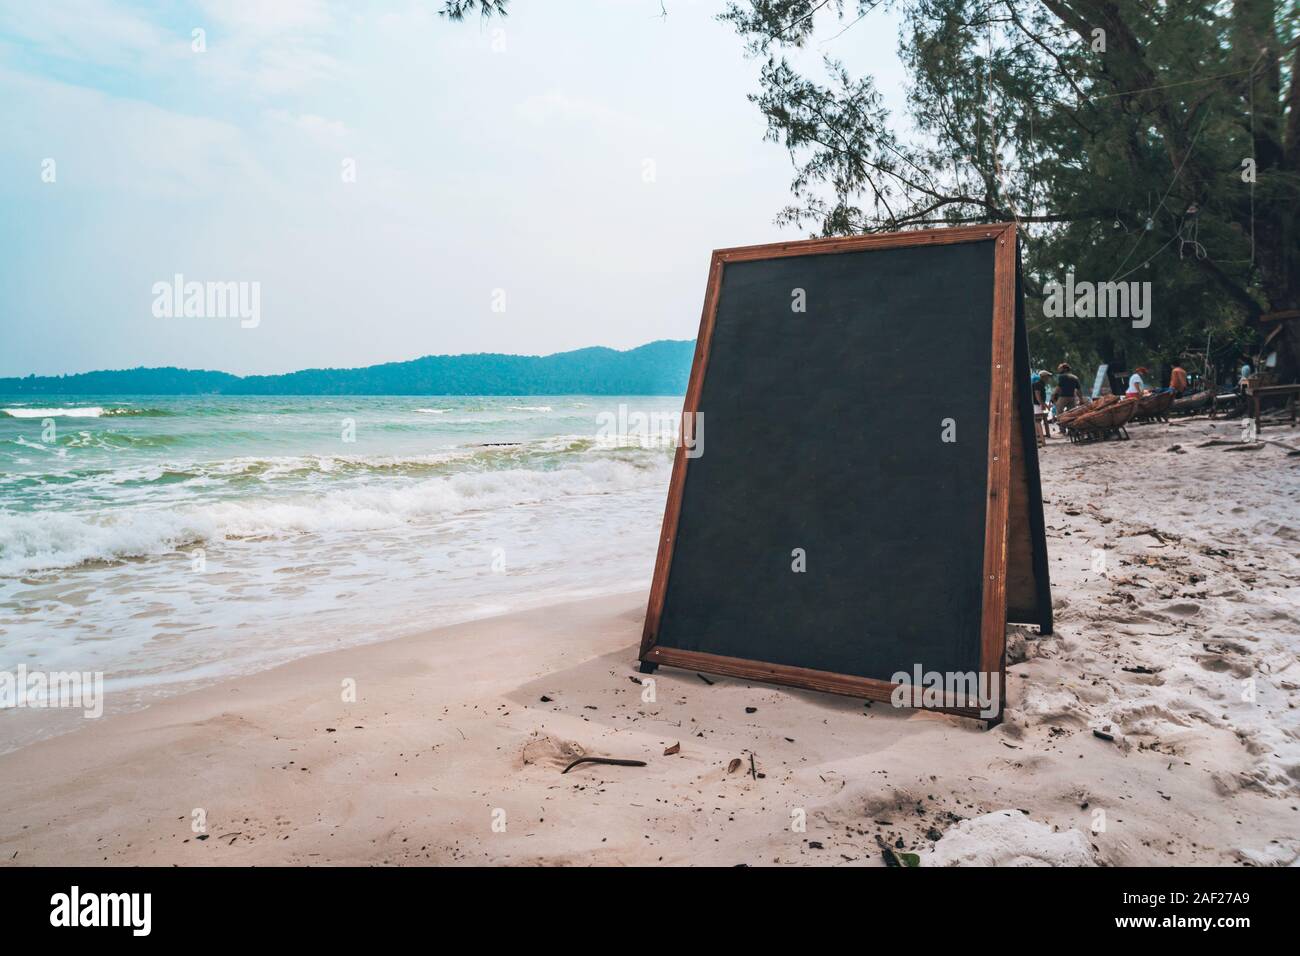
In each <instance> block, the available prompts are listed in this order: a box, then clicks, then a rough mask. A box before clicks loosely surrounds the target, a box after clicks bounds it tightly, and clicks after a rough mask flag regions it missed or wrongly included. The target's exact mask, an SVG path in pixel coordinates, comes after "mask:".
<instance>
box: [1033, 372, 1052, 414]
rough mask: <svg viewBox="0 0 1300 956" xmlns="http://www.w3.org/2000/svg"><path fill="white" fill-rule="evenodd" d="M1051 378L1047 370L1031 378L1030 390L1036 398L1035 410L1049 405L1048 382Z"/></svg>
mask: <svg viewBox="0 0 1300 956" xmlns="http://www.w3.org/2000/svg"><path fill="white" fill-rule="evenodd" d="M1049 378H1051V375H1049V374H1048V371H1047V369H1043V370H1042V371H1041V372H1035V373H1034V374H1033V375H1031V376H1029V390H1030V392H1031V393H1032V394H1033V396H1034V406H1035V408H1034V410H1035V411H1037V410H1038V409H1039V408H1041V407H1042V406H1043V405H1046V404H1047V380H1048V379H1049Z"/></svg>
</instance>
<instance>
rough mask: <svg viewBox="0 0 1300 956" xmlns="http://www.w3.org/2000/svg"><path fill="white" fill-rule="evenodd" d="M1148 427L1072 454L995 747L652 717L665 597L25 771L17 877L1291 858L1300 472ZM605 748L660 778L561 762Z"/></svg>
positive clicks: (845, 706) (296, 686)
mask: <svg viewBox="0 0 1300 956" xmlns="http://www.w3.org/2000/svg"><path fill="white" fill-rule="evenodd" d="M1131 431H1132V434H1133V436H1134V440H1133V441H1131V442H1127V443H1120V442H1109V443H1105V444H1098V445H1091V446H1069V445H1066V444H1063V443H1059V442H1054V443H1053V444H1052V446H1051V447H1049V448H1048V449H1047V450H1046V451H1045V453H1044V455H1043V469H1044V482H1045V484H1044V496H1045V498H1046V500H1047V505H1046V509H1047V525H1048V535H1049V547H1050V549H1051V570H1052V576H1053V586H1054V594H1055V604H1056V608H1057V621H1058V624H1057V629H1056V633H1055V635H1053V636H1051V637H1047V638H1040V637H1039V636H1038V635H1036V634H1034V633H1032V632H1030V631H1028V630H1024V631H1022V630H1019V629H1016V630H1015V632H1014V633H1013V634H1012V637H1011V640H1010V647H1011V660H1012V661H1013V662H1014V663H1013V664H1012V666H1011V668H1010V671H1009V673H1010V674H1011V677H1010V689H1009V692H1008V695H1009V696H1008V712H1007V719H1006V721H1005V722H1004V723H1003V724H1002V725H1001V726H1000V727H998V728H996V729H994V730H991V731H986V730H984V729H983V728H982V725H981V724H978V723H975V722H972V721H965V720H962V719H959V718H952V717H947V716H942V715H933V714H923V713H915V712H907V711H896V710H893V709H892V708H890V707H888V706H887V705H881V704H875V705H872V706H864V704H863V702H862V701H860V700H854V699H850V698H841V697H834V696H827V695H820V694H815V693H811V692H803V691H792V690H787V689H782V688H778V687H771V686H766V685H761V684H750V683H745V682H743V681H738V680H732V679H728V678H711V680H712V681H713V683H712V684H710V683H706V681H705V680H704V679H702V678H701V677H700V676H698V675H696V674H695V673H691V672H684V671H675V670H670V669H663V670H660V671H659V673H658V674H656V675H655V678H656V681H655V684H654V697H655V699H654V701H653V702H648V701H646V700H643V694H645V693H646V691H647V685H644V684H641V683H638V681H640V680H642V679H643V678H640V677H639V676H638V674H637V671H636V667H635V657H636V646H637V643H638V640H639V636H640V628H641V620H642V616H643V614H644V605H645V596H644V594H643V593H641V592H638V593H635V594H625V595H614V596H609V597H605V598H600V599H597V600H592V601H585V602H581V603H575V604H568V605H562V606H556V607H551V608H546V609H543V610H540V611H530V612H526V613H522V614H517V615H512V616H509V617H501V618H496V619H493V620H488V621H479V622H475V623H471V624H466V625H460V626H456V627H451V628H446V629H442V630H438V631H432V632H429V633H427V634H423V635H419V636H416V637H411V638H404V639H401V640H396V641H390V642H387V643H383V644H377V645H370V646H365V647H357V648H352V649H348V650H343V651H337V652H333V653H328V654H322V655H319V656H316V657H312V658H308V659H305V660H301V661H298V662H295V663H292V664H289V665H286V666H283V667H280V668H277V669H275V670H272V671H267V672H265V673H262V674H260V675H257V676H254V677H251V678H240V679H238V680H231V681H227V682H225V683H222V684H219V685H216V686H213V687H209V688H206V689H203V690H199V691H195V692H191V693H188V694H185V695H183V696H180V697H176V698H173V699H171V700H167V701H164V702H162V703H158V704H155V705H153V706H151V707H149V708H148V709H146V710H143V711H139V712H136V713H130V714H124V715H120V716H114V717H107V718H104V719H102V720H99V721H86V722H85V726H84V727H83V729H80V730H78V731H76V732H74V733H71V734H67V735H64V736H61V737H58V738H55V739H51V740H46V741H43V742H41V743H37V744H34V745H31V746H29V747H26V748H24V749H22V750H19V751H16V752H14V753H11V754H8V755H5V756H3V757H0V781H3V784H0V863H4V864H7V865H23V864H29V865H30V864H158V865H161V864H190V863H204V864H240V865H245V864H261V865H266V864H304V863H311V864H344V863H346V864H376V865H384V864H418V863H429V864H434V863H437V864H450V863H461V864H484V863H492V864H500V863H516V864H551V865H556V864H655V863H666V864H723V865H733V864H751V865H770V864H832V865H850V864H854V865H884V862H885V858H886V857H887V856H890V855H891V854H892V855H894V856H895V857H899V858H903V859H905V860H907V859H909V858H907V857H904V856H903V855H904V854H911V853H915V854H917V857H918V858H919V860H920V862H921V864H922V865H945V864H961V863H998V864H1016V863H1019V864H1025V863H1052V864H1066V865H1080V864H1082V865H1090V864H1100V865H1132V864H1189V863H1206V864H1240V863H1250V864H1290V863H1294V862H1296V861H1297V858H1298V856H1300V715H1298V712H1297V710H1296V707H1297V703H1300V693H1298V690H1300V661H1298V660H1297V654H1298V652H1300V557H1298V556H1297V555H1298V554H1300V544H1298V542H1300V456H1288V454H1287V451H1288V449H1287V448H1285V447H1281V446H1279V445H1275V444H1268V445H1264V446H1261V447H1259V448H1257V449H1255V450H1250V451H1232V450H1231V449H1232V448H1233V446H1231V445H1204V444H1203V443H1205V442H1207V441H1209V440H1211V439H1213V438H1214V437H1215V436H1216V435H1217V436H1218V437H1219V438H1220V439H1222V440H1225V441H1232V440H1235V439H1236V438H1237V437H1238V426H1237V425H1236V424H1235V423H1227V424H1221V425H1218V426H1217V427H1216V426H1214V425H1212V424H1210V423H1208V422H1206V421H1204V420H1199V421H1192V422H1188V423H1184V424H1178V425H1173V426H1164V425H1147V426H1136V427H1134V428H1132V429H1131ZM1263 436H1264V437H1265V438H1268V439H1271V440H1281V441H1285V442H1290V443H1291V444H1292V445H1293V446H1295V447H1300V430H1292V429H1290V428H1277V429H1271V430H1265V431H1264V432H1263ZM1175 445H1178V446H1180V447H1179V448H1178V449H1177V450H1173V448H1172V446H1175ZM1099 554H1101V555H1104V559H1105V570H1104V572H1102V571H1100V570H1098V568H1099V567H1100V564H1099V563H1098V562H1099V560H1100V559H1099V558H1098V555H1099ZM348 681H355V688H356V695H355V696H356V699H355V702H348V701H346V700H345V699H344V696H345V695H344V685H345V682H348ZM1094 730H1100V731H1103V732H1105V733H1108V734H1109V735H1111V736H1112V737H1113V738H1114V739H1113V740H1111V741H1107V740H1104V739H1101V738H1099V737H1097V736H1095V735H1094V734H1093V731H1094ZM673 747H678V748H679V749H678V750H677V752H676V753H673V754H671V755H665V750H667V749H670V748H673ZM582 753H585V754H596V755H607V756H615V757H624V758H634V759H640V760H644V761H646V763H647V766H645V767H609V766H596V765H586V766H582V767H578V768H576V769H574V770H573V771H572V772H571V773H569V774H568V775H562V774H561V772H560V771H561V770H562V769H563V767H564V766H565V764H566V763H567V762H568V761H569V760H571V759H572V758H573V756H575V755H578V754H582ZM751 755H752V758H753V764H752V767H753V771H752V772H751V762H750V761H751ZM733 763H734V765H735V767H736V769H734V770H731V769H730V768H731V767H732V765H733ZM199 819H201V820H202V821H203V822H204V824H205V827H204V829H203V830H202V831H200V832H196V830H195V826H196V820H199ZM801 824H802V825H803V829H802V830H801V829H800V825H801ZM886 850H888V851H889V852H888V853H886Z"/></svg>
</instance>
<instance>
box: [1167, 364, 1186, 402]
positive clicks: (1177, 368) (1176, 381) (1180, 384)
mask: <svg viewBox="0 0 1300 956" xmlns="http://www.w3.org/2000/svg"><path fill="white" fill-rule="evenodd" d="M1169 388H1170V390H1172V391H1173V393H1174V395H1175V396H1176V397H1178V398H1182V397H1183V392H1185V391H1187V369H1185V368H1183V367H1182V366H1181V365H1179V364H1175V365H1174V370H1173V371H1172V372H1170V373H1169Z"/></svg>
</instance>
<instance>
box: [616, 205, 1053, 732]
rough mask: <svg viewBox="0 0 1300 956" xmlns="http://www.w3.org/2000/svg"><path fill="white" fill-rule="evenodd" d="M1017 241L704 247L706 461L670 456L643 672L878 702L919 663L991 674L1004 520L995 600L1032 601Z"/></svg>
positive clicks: (1032, 463)
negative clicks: (704, 675)
mask: <svg viewBox="0 0 1300 956" xmlns="http://www.w3.org/2000/svg"><path fill="white" fill-rule="evenodd" d="M1015 246H1016V233H1015V227H1014V225H999V226H993V227H987V228H985V227H979V228H964V229H953V230H934V231H933V232H930V233H910V234H895V235H893V236H871V237H854V238H850V239H844V240H810V241H808V242H801V243H788V244H780V245H774V246H757V247H745V248H738V249H732V250H719V251H718V252H715V253H714V260H713V266H712V269H711V271H710V280H709V289H708V293H707V295H706V300H705V309H704V318H703V320H702V323H701V333H700V337H699V340H698V343H697V349H696V356H695V364H694V367H693V369H692V375H691V385H690V388H689V389H688V392H687V397H686V403H685V411H686V412H687V413H688V415H689V414H690V413H698V414H699V415H701V416H702V418H703V425H704V427H703V438H704V441H703V453H702V455H700V456H699V457H694V456H689V457H687V456H684V454H683V450H682V449H680V448H679V449H678V454H677V459H676V461H675V464H674V470H673V481H672V485H671V487H670V491H669V499H668V506H667V510H666V514H665V519H664V534H663V536H662V538H661V541H660V551H659V557H658V561H657V563H656V568H655V581H654V585H653V586H652V589H651V594H650V606H649V609H648V612H647V616H646V628H645V635H644V639H643V642H642V649H641V658H642V661H643V667H648V668H651V669H653V667H655V666H658V665H659V664H660V663H667V664H675V665H678V666H684V667H695V668H698V669H701V670H713V671H715V672H718V673H724V674H733V675H736V676H748V677H756V678H758V679H762V680H773V681H777V682H783V683H790V684H794V685H796V686H804V687H813V688H816V689H823V690H833V691H836V692H840V693H855V694H859V693H860V694H862V695H863V696H868V697H872V698H875V699H888V695H889V692H890V691H891V690H892V688H893V685H892V684H891V683H890V681H891V678H892V677H893V675H894V674H896V673H898V672H905V673H908V674H912V673H914V671H915V669H916V668H917V667H919V668H920V669H921V670H922V671H923V672H938V673H944V674H952V673H961V674H973V673H994V672H995V673H996V674H997V676H998V677H999V679H1000V678H1001V676H1002V672H1003V668H1004V662H1003V659H1004V640H1005V633H1004V628H1005V623H1006V613H1007V597H1008V595H1007V577H1008V575H1007V557H1008V540H1009V539H1008V527H1009V519H1010V520H1011V521H1012V522H1014V523H1015V525H1016V528H1014V529H1013V530H1012V532H1011V534H1012V544H1013V545H1017V546H1013V547H1012V548H1011V552H1012V556H1013V558H1015V559H1016V560H1017V561H1018V566H1017V568H1016V569H1015V570H1016V571H1017V573H1016V574H1013V575H1012V578H1013V588H1014V591H1015V593H1014V594H1013V597H1015V598H1016V600H1017V601H1018V602H1019V604H1021V605H1023V606H1025V607H1026V608H1027V609H1028V610H1029V611H1031V612H1033V613H1034V614H1035V615H1037V614H1038V611H1039V610H1040V609H1047V608H1050V600H1046V601H1044V600H1043V597H1044V595H1045V594H1046V575H1045V573H1040V570H1041V569H1045V542H1044V541H1043V540H1042V523H1041V505H1040V491H1039V488H1038V474H1037V458H1036V451H1035V449H1034V447H1033V445H1032V443H1031V444H1030V447H1029V448H1028V449H1026V448H1024V441H1023V434H1022V433H1023V429H1024V428H1026V427H1028V428H1031V429H1032V420H1031V419H1030V418H1029V417H1028V415H1027V413H1026V411H1025V409H1027V408H1028V406H1027V405H1025V403H1024V402H1023V401H1021V400H1020V399H1021V397H1022V396H1020V395H1019V394H1017V393H1016V391H1015V388H1014V379H1013V367H1015V366H1018V365H1020V364H1022V363H1024V362H1027V359H1026V358H1025V357H1024V356H1023V355H1022V354H1021V352H1022V350H1021V349H1019V348H1013V343H1014V342H1015V341H1016V339H1015V334H1016V332H1017V331H1019V332H1020V333H1021V334H1023V315H1022V313H1021V312H1020V311H1019V309H1018V298H1019V290H1018V283H1017V276H1016V265H1015V263H1016V252H1015ZM792 306H793V307H792ZM798 306H802V310H800V308H798ZM1016 371H1017V373H1018V371H1019V370H1018V369H1017V370H1016ZM1026 377H1027V372H1026ZM1022 391H1023V390H1022ZM1021 406H1024V407H1023V408H1022V407H1021ZM1018 419H1020V420H1019V421H1017V420H1018ZM1013 426H1015V427H1013ZM945 438H949V439H955V440H945ZM1012 459H1014V460H1015V465H1014V467H1015V469H1016V474H1015V478H1016V480H1015V481H1013V480H1012V468H1013V465H1012ZM1013 501H1014V510H1015V514H1014V515H1010V514H1009V505H1010V504H1011V502H1013ZM1036 508H1037V509H1038V510H1037V511H1036V510H1035V509H1036ZM1035 518H1036V519H1037V520H1035ZM1035 535H1036V537H1035ZM1031 557H1032V559H1033V561H1032V562H1031V560H1030V558H1031ZM1031 564H1032V566H1031ZM1037 620H1038V617H1037V616H1036V617H1035V621H1037ZM1042 621H1043V622H1044V623H1047V622H1050V610H1043V615H1042ZM956 709H957V710H958V711H964V708H963V707H960V706H959V707H957V708H956Z"/></svg>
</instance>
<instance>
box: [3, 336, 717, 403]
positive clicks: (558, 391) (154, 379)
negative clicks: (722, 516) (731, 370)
mask: <svg viewBox="0 0 1300 956" xmlns="http://www.w3.org/2000/svg"><path fill="white" fill-rule="evenodd" d="M694 353H695V342H694V341H673V340H668V339H664V340H661V341H658V342H651V343H649V344H648V345H642V346H640V347H639V348H634V349H628V350H627V351H624V352H620V351H618V350H616V349H607V348H586V349H576V350H575V351H572V352H557V353H555V354H554V355H501V354H496V353H487V352H484V353H479V354H475V355H426V356H424V358H418V359H412V360H411V361H409V362H388V363H386V364H384V365H368V366H366V367H365V368H311V369H304V370H302V371H300V372H288V373H286V374H284V375H231V374H230V373H228V372H209V371H201V370H195V369H184V368H132V369H122V370H120V371H104V372H80V373H77V374H74V375H28V376H27V377H26V378H0V394H3V395H681V394H682V393H684V392H685V391H686V380H687V378H688V377H689V376H690V372H691V358H692V356H693V355H694Z"/></svg>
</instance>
